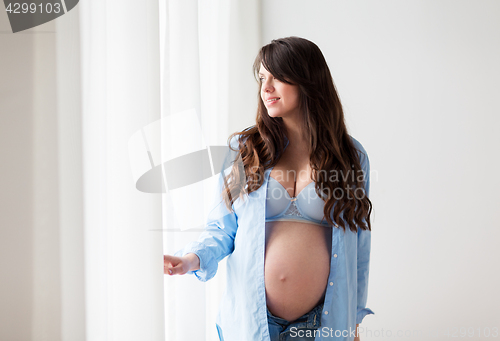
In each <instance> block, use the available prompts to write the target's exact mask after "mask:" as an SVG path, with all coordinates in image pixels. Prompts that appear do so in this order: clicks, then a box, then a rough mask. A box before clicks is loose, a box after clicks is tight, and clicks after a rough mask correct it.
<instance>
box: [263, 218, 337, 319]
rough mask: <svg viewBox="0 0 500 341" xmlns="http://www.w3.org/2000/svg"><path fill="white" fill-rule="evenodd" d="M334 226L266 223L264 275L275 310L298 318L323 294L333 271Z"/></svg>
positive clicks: (268, 296)
mask: <svg viewBox="0 0 500 341" xmlns="http://www.w3.org/2000/svg"><path fill="white" fill-rule="evenodd" d="M331 236H332V234H331V228H330V227H324V226H320V225H315V224H309V223H302V222H289V221H274V222H267V223H266V253H265V262H264V276H265V277H264V279H265V285H266V300H267V307H268V309H269V311H270V312H271V314H273V315H275V316H278V317H281V318H284V319H285V320H288V321H294V320H296V319H297V318H299V317H300V316H302V315H304V314H305V313H307V312H309V311H310V310H311V309H312V308H314V307H315V306H316V305H317V304H318V303H319V302H320V301H321V299H322V298H323V296H324V294H325V291H326V286H327V283H328V275H329V274H330V255H331V252H330V250H331Z"/></svg>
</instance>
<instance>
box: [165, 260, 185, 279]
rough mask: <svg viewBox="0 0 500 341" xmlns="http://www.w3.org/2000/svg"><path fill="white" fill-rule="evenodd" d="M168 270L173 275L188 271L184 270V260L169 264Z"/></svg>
mask: <svg viewBox="0 0 500 341" xmlns="http://www.w3.org/2000/svg"><path fill="white" fill-rule="evenodd" d="M167 272H168V274H169V275H171V276H172V275H183V274H185V273H186V271H184V266H183V264H182V262H180V263H179V264H177V265H176V266H169V267H168V268H167Z"/></svg>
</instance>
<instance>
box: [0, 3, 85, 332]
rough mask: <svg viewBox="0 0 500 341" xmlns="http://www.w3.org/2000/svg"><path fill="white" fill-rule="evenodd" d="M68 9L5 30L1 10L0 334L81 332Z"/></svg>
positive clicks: (75, 82)
mask: <svg viewBox="0 0 500 341" xmlns="http://www.w3.org/2000/svg"><path fill="white" fill-rule="evenodd" d="M77 18H78V10H77V9H74V10H73V11H71V12H69V13H68V14H66V15H65V16H63V17H60V18H59V19H58V21H57V24H56V22H55V21H51V22H48V23H46V24H44V25H40V26H37V27H35V28H33V29H29V30H26V31H22V32H18V33H15V34H13V33H12V31H11V29H10V26H9V22H8V18H7V13H6V12H5V11H3V10H0V276H1V277H0V340H9V341H10V340H12V341H16V340H23V341H24V340H36V341H38V340H40V341H41V340H43V341H45V340H47V341H57V340H62V339H64V340H83V339H84V338H85V330H84V326H85V324H84V314H83V313H84V310H83V275H82V273H83V272H82V271H80V269H82V266H83V241H82V240H81V238H79V236H80V235H81V232H82V223H81V211H79V210H75V209H68V206H70V205H72V204H73V203H74V201H75V200H76V201H78V200H81V189H80V188H79V187H78V184H79V183H80V182H79V180H80V173H79V170H80V165H79V163H78V162H79V160H80V159H81V154H80V153H79V149H78V148H79V144H78V143H68V142H69V141H73V139H76V140H78V139H79V135H78V127H79V121H78V119H79V118H80V115H79V112H78V109H77V108H78V106H79V103H77V98H75V96H71V95H72V94H75V93H78V92H76V91H74V88H75V87H78V86H79V79H78V69H76V74H75V63H76V64H78V56H77V55H76V54H74V52H75V50H74V47H75V46H77V45H78V44H79V41H78V31H77V29H76V30H75V27H76V28H77V27H78V19H77ZM58 77H59V79H58ZM60 127H66V128H69V129H60Z"/></svg>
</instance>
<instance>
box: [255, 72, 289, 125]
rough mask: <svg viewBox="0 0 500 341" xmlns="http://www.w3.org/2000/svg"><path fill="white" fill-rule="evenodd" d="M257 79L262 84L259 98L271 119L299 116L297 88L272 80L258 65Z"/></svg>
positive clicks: (271, 76)
mask: <svg viewBox="0 0 500 341" xmlns="http://www.w3.org/2000/svg"><path fill="white" fill-rule="evenodd" d="M259 78H260V80H261V82H262V86H261V88H260V97H261V98H262V101H263V102H264V105H265V106H266V108H267V112H268V114H269V116H271V117H283V118H284V117H290V116H292V115H298V114H299V87H298V86H297V85H291V84H287V83H283V82H281V81H279V80H278V79H276V78H274V77H273V75H272V74H270V73H269V72H268V71H267V70H266V69H265V68H264V66H263V65H262V64H261V65H260V70H259Z"/></svg>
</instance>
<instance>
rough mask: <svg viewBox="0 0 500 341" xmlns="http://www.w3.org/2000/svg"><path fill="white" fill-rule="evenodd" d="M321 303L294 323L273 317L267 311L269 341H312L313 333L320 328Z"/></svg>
mask: <svg viewBox="0 0 500 341" xmlns="http://www.w3.org/2000/svg"><path fill="white" fill-rule="evenodd" d="M322 312H323V303H320V304H318V305H317V306H316V307H314V308H313V309H312V310H311V311H310V312H308V313H306V314H304V315H302V316H301V317H299V318H298V319H296V320H295V321H292V322H290V321H287V320H285V319H282V318H281V317H277V316H274V315H273V314H271V312H270V311H269V309H267V321H268V324H269V335H270V336H271V341H314V331H315V330H316V329H318V328H319V327H320V324H321V313H322Z"/></svg>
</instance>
